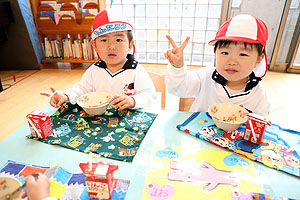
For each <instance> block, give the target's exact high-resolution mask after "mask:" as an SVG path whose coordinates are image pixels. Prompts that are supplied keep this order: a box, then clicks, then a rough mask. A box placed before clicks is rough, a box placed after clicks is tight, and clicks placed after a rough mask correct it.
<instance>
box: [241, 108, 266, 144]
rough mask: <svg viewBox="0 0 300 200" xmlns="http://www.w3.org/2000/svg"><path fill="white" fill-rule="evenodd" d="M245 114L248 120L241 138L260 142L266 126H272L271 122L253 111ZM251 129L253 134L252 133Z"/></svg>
mask: <svg viewBox="0 0 300 200" xmlns="http://www.w3.org/2000/svg"><path fill="white" fill-rule="evenodd" d="M247 116H248V121H247V124H246V129H245V132H244V136H243V138H244V139H245V140H248V141H250V142H253V143H256V144H260V143H261V140H262V139H263V136H264V133H265V130H266V126H267V125H269V126H272V123H271V122H270V121H268V120H266V119H265V118H264V117H262V116H260V115H257V114H254V113H249V114H248V115H247ZM253 131H254V133H255V135H253Z"/></svg>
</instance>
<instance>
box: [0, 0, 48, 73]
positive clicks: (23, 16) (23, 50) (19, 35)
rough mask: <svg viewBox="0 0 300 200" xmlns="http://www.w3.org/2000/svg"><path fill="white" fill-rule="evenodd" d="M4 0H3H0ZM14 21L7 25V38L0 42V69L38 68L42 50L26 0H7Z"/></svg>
mask: <svg viewBox="0 0 300 200" xmlns="http://www.w3.org/2000/svg"><path fill="white" fill-rule="evenodd" d="M0 1H5V0H0ZM7 1H9V2H10V4H11V8H12V12H13V17H14V22H13V23H11V24H9V25H7V27H6V33H7V38H8V40H7V41H5V42H3V43H1V44H0V70H19V69H27V70H29V69H39V68H40V66H39V65H40V63H41V60H42V51H41V47H40V44H39V41H38V35H37V30H36V27H35V24H34V21H33V17H32V15H31V12H30V10H29V7H28V3H27V1H26V0H19V1H18V0H7Z"/></svg>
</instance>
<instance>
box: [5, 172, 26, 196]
mask: <svg viewBox="0 0 300 200" xmlns="http://www.w3.org/2000/svg"><path fill="white" fill-rule="evenodd" d="M0 183H1V186H0V199H2V197H4V196H6V195H8V194H11V193H12V192H14V191H15V190H16V189H18V188H19V187H20V186H21V185H22V184H21V182H20V181H19V180H18V179H16V178H14V177H5V176H3V177H0ZM22 191H23V190H21V191H20V192H18V194H16V195H14V198H13V199H22V198H21V196H22Z"/></svg>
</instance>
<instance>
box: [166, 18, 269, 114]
mask: <svg viewBox="0 0 300 200" xmlns="http://www.w3.org/2000/svg"><path fill="white" fill-rule="evenodd" d="M167 38H168V40H169V41H170V43H171V45H172V47H173V49H170V50H168V51H167V52H166V53H165V57H166V58H167V59H168V60H169V64H168V67H167V73H166V84H167V88H168V91H169V92H170V93H171V94H174V95H177V96H180V97H194V98H195V101H194V103H193V104H192V106H191V109H190V111H192V112H196V111H201V112H207V111H208V107H209V106H210V105H212V104H215V103H220V102H228V103H233V104H236V105H241V106H243V107H244V108H246V109H248V110H249V111H251V112H254V113H257V114H260V115H263V116H266V115H267V114H268V113H269V109H270V103H269V100H268V98H267V96H266V93H265V91H264V88H263V86H262V84H261V83H260V81H261V78H262V77H264V76H265V74H266V72H267V57H266V50H265V46H266V42H267V39H268V29H267V27H266V25H265V23H264V22H263V21H262V20H260V19H258V18H256V17H254V16H251V15H237V16H235V17H233V18H231V19H229V20H228V21H226V22H225V23H224V24H223V25H222V26H221V27H220V28H219V30H218V32H217V34H216V37H215V39H214V40H212V41H210V42H209V45H214V53H215V67H203V68H200V69H192V70H187V67H186V65H184V58H183V50H184V48H185V46H186V45H187V43H188V41H189V37H187V38H186V40H185V41H184V42H183V43H182V44H181V46H179V47H178V46H177V45H176V43H175V42H174V40H173V39H172V38H171V37H170V36H167Z"/></svg>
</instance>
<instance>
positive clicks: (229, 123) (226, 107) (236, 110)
mask: <svg viewBox="0 0 300 200" xmlns="http://www.w3.org/2000/svg"><path fill="white" fill-rule="evenodd" d="M208 112H209V114H210V116H212V118H213V120H214V122H215V124H216V126H217V127H219V128H221V129H223V130H225V131H234V130H236V129H238V128H239V127H240V126H241V125H242V124H243V123H245V122H246V121H247V120H248V117H247V114H248V113H249V112H248V111H247V110H246V109H245V108H243V107H241V106H238V105H235V104H231V103H216V104H213V105H211V106H210V107H209V108H208Z"/></svg>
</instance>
